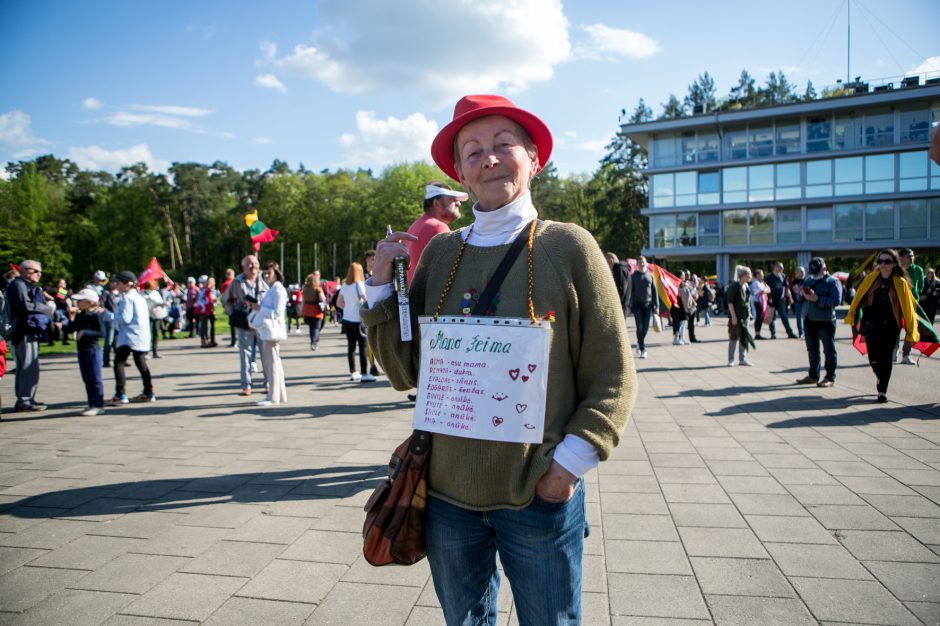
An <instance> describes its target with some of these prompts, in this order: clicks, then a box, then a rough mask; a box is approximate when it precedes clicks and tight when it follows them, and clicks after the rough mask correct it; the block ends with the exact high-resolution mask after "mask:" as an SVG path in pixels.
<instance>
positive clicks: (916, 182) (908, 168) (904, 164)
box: [898, 150, 927, 191]
mask: <svg viewBox="0 0 940 626" xmlns="http://www.w3.org/2000/svg"><path fill="white" fill-rule="evenodd" d="M898 174H899V180H898V191H926V190H927V153H926V152H925V151H923V150H921V151H918V152H902V153H901V154H899V155H898Z"/></svg>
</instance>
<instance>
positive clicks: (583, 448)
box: [552, 434, 601, 476]
mask: <svg viewBox="0 0 940 626" xmlns="http://www.w3.org/2000/svg"><path fill="white" fill-rule="evenodd" d="M552 458H553V459H554V460H555V461H557V462H558V464H559V465H561V466H562V467H563V468H565V469H566V470H568V471H569V472H571V473H572V474H574V475H575V476H584V475H585V474H587V473H588V472H589V471H591V470H592V469H594V468H595V467H597V464H598V463H600V461H601V456H600V454H598V453H597V449H596V448H595V447H594V446H592V445H591V444H589V443H588V442H587V441H585V440H584V439H581V437H578V436H577V435H572V434H568V435H565V438H564V439H562V441H561V443H559V444H558V445H557V446H555V455H554V456H553V457H552Z"/></svg>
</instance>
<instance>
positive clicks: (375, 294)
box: [366, 277, 395, 309]
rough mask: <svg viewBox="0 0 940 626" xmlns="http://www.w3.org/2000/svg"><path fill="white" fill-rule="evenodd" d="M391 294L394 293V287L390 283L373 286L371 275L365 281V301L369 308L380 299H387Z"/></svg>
mask: <svg viewBox="0 0 940 626" xmlns="http://www.w3.org/2000/svg"><path fill="white" fill-rule="evenodd" d="M393 295H395V287H394V285H393V284H392V283H385V284H384V285H376V286H373V285H372V278H371V277H370V278H369V280H367V281H366V301H367V302H368V303H369V308H370V309H371V308H373V307H374V306H375V305H376V304H378V303H379V302H381V301H382V300H388V299H389V298H391V297H392V296H393Z"/></svg>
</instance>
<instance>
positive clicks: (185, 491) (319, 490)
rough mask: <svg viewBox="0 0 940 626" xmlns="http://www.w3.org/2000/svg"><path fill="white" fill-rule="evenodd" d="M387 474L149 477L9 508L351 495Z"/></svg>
mask: <svg viewBox="0 0 940 626" xmlns="http://www.w3.org/2000/svg"><path fill="white" fill-rule="evenodd" d="M385 474H386V468H385V466H384V465H351V466H335V467H324V468H316V469H308V470H290V471H283V472H262V473H257V474H230V475H226V476H194V477H192V478H172V479H159V480H144V481H138V482H124V483H114V484H110V485H95V486H89V487H80V488H75V489H62V490H59V491H49V492H46V493H41V494H37V495H34V496H28V497H24V498H23V499H21V500H18V501H15V502H7V503H4V505H3V506H4V509H5V510H4V515H12V516H14V517H27V518H52V517H69V518H75V517H90V516H101V515H121V514H124V513H135V512H137V513H140V512H149V511H169V510H175V509H186V508H191V507H197V506H202V505H207V504H219V503H233V502H234V503H242V504H244V503H259V502H274V501H280V502H283V501H294V500H314V499H318V498H346V497H349V496H352V495H355V494H356V493H359V492H361V491H366V490H369V491H371V490H372V489H374V488H375V486H376V485H377V484H378V483H379V481H381V480H382V479H383V478H384V477H385ZM66 509H67V511H66Z"/></svg>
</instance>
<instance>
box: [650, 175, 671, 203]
mask: <svg viewBox="0 0 940 626" xmlns="http://www.w3.org/2000/svg"><path fill="white" fill-rule="evenodd" d="M675 178H676V176H675V174H653V175H652V176H650V186H651V187H652V188H653V208H661V207H670V206H674V205H675V203H676V200H675Z"/></svg>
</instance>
